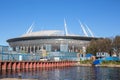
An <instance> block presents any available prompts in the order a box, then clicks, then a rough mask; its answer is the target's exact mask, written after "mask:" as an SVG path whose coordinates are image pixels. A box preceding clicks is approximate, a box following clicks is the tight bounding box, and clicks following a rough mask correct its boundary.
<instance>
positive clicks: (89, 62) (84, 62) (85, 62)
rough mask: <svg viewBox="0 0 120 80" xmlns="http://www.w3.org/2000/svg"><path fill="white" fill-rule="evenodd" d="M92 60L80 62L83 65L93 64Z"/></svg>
mask: <svg viewBox="0 0 120 80" xmlns="http://www.w3.org/2000/svg"><path fill="white" fill-rule="evenodd" d="M92 62H93V61H92V60H84V61H80V63H81V64H92Z"/></svg>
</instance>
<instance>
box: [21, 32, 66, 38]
mask: <svg viewBox="0 0 120 80" xmlns="http://www.w3.org/2000/svg"><path fill="white" fill-rule="evenodd" d="M63 35H64V32H63V31H60V30H44V31H37V32H29V33H26V34H24V35H22V36H21V37H31V36H63Z"/></svg>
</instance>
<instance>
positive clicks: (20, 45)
mask: <svg viewBox="0 0 120 80" xmlns="http://www.w3.org/2000/svg"><path fill="white" fill-rule="evenodd" d="M64 23H65V26H64V27H65V31H60V30H42V31H37V32H33V31H32V25H31V27H30V28H29V29H28V31H27V32H26V34H23V35H22V36H20V37H17V38H12V39H8V40H7V42H8V43H9V45H10V46H11V47H12V48H13V51H17V52H25V53H39V52H40V51H41V50H46V51H47V52H80V51H81V50H82V51H83V52H85V50H86V47H87V46H88V44H89V42H90V41H91V40H92V39H97V38H95V37H94V36H93V35H92V36H88V34H87V32H86V31H85V28H84V26H83V25H82V24H81V23H80V24H81V28H82V29H83V32H84V34H85V35H84V36H80V35H73V34H68V32H67V26H66V22H65V20H64ZM87 28H88V27H87ZM88 30H89V31H90V29H88Z"/></svg>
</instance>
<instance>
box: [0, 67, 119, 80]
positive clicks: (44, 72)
mask: <svg viewBox="0 0 120 80" xmlns="http://www.w3.org/2000/svg"><path fill="white" fill-rule="evenodd" d="M19 75H21V78H32V79H38V80H120V68H107V67H59V68H37V69H23V70H7V71H4V70H3V71H0V78H18V77H19Z"/></svg>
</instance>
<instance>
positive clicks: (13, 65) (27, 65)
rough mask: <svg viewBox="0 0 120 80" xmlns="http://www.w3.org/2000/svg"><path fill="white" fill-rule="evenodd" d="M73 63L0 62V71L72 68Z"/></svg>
mask: <svg viewBox="0 0 120 80" xmlns="http://www.w3.org/2000/svg"><path fill="white" fill-rule="evenodd" d="M75 63H76V62H75V61H32V62H30V61H28V62H27V61H16V62H13V61H0V70H7V69H12V70H17V69H32V68H33V69H34V68H46V67H66V66H74V65H75Z"/></svg>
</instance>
